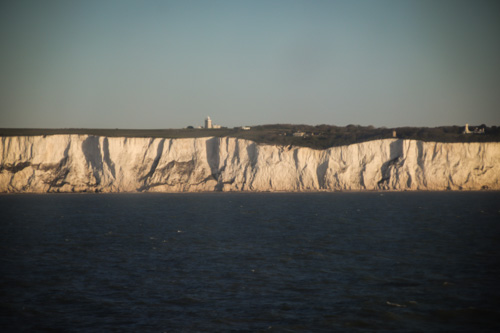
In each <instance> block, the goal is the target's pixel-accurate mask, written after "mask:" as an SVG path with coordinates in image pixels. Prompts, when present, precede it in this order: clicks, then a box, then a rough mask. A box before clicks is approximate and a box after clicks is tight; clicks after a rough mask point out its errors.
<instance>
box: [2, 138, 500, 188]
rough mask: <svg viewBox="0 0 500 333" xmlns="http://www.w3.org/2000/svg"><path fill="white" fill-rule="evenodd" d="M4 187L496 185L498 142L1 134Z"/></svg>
mask: <svg viewBox="0 0 500 333" xmlns="http://www.w3.org/2000/svg"><path fill="white" fill-rule="evenodd" d="M0 140H1V142H0V158H1V160H0V192H142V191H154V192H197V191H323V190H324V191H336V190H480V189H497V190H498V189H500V143H496V142H482V143H436V142H422V141H414V140H400V139H386V140H376V141H369V142H364V143H359V144H352V145H348V146H342V147H333V148H329V149H324V150H314V149H310V148H303V147H292V146H274V145H260V144H256V143H254V142H252V141H247V140H242V139H236V138H227V137H226V138H217V137H209V138H192V139H164V138H121V137H104V136H89V135H50V136H12V137H10V136H6V137H1V138H0Z"/></svg>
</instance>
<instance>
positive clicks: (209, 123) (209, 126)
mask: <svg viewBox="0 0 500 333" xmlns="http://www.w3.org/2000/svg"><path fill="white" fill-rule="evenodd" d="M205 128H212V119H210V117H209V116H207V119H205Z"/></svg>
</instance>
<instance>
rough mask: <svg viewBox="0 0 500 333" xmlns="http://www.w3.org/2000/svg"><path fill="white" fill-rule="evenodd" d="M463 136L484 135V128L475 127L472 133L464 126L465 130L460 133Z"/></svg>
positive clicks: (467, 126) (467, 125)
mask: <svg viewBox="0 0 500 333" xmlns="http://www.w3.org/2000/svg"><path fill="white" fill-rule="evenodd" d="M462 133H463V134H471V133H473V134H484V128H481V127H476V128H475V129H474V130H473V131H471V130H470V129H469V124H465V129H464V131H463V132H462Z"/></svg>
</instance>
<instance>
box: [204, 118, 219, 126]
mask: <svg viewBox="0 0 500 333" xmlns="http://www.w3.org/2000/svg"><path fill="white" fill-rule="evenodd" d="M221 127H222V126H221V125H215V124H213V123H212V119H210V117H209V116H207V119H205V128H221Z"/></svg>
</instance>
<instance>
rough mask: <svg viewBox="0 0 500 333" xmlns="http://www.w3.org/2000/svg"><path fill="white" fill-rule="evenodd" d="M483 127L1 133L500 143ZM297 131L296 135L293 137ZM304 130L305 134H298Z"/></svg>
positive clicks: (326, 143) (324, 144)
mask: <svg viewBox="0 0 500 333" xmlns="http://www.w3.org/2000/svg"><path fill="white" fill-rule="evenodd" d="M476 128H480V129H484V133H481V134H473V133H471V134H463V131H464V126H441V127H433V128H429V127H399V128H384V127H382V128H375V127H373V126H358V125H348V126H344V127H339V126H332V125H318V126H309V125H290V124H277V125H261V126H254V127H252V128H251V129H250V130H243V129H239V128H234V129H229V128H221V129H193V128H185V129H151V130H142V129H33V128H31V129H22V128H3V129H0V136H32V135H54V134H89V135H99V136H109V137H158V138H200V137H212V136H217V137H225V136H228V137H235V138H241V139H247V140H252V141H255V142H258V143H263V144H273V145H286V146H288V145H294V146H302V147H310V148H314V149H325V148H329V147H335V146H343V145H348V144H353V143H359V142H364V141H371V140H378V139H388V138H392V137H393V131H396V137H397V138H399V139H414V140H422V141H436V142H500V127H497V126H492V127H487V126H485V125H481V126H470V129H472V130H474V129H476ZM294 133H295V136H294ZM299 133H303V136H297V135H299Z"/></svg>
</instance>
